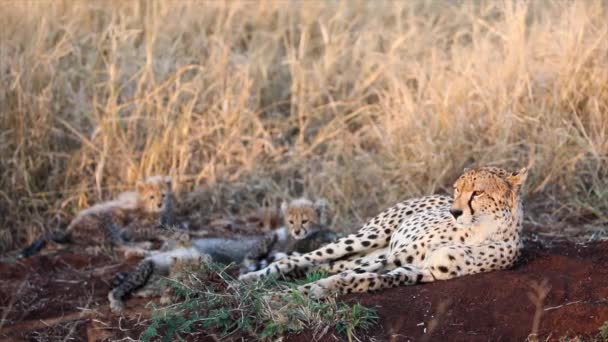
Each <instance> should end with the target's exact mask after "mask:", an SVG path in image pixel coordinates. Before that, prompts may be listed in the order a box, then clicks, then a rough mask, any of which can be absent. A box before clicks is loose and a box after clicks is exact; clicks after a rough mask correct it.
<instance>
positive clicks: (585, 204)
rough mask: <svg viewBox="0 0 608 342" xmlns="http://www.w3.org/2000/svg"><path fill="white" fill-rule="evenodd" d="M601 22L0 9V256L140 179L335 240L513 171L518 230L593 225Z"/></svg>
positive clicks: (564, 9) (450, 6)
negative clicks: (271, 212)
mask: <svg viewBox="0 0 608 342" xmlns="http://www.w3.org/2000/svg"><path fill="white" fill-rule="evenodd" d="M607 7H608V6H607V5H606V3H605V2H603V1H529V2H524V1H513V2H511V1H482V2H480V1H471V2H470V1H458V2H453V1H373V2H372V1H355V2H353V1H349V2H346V1H331V2H321V1H273V2H269V1H263V2H253V1H242V2H237V1H209V2H203V1H144V0H141V1H68V0H65V1H46V2H45V1H8V2H7V1H4V2H3V3H2V11H0V27H2V30H0V47H1V49H0V115H1V121H0V145H1V146H2V149H1V150H0V158H1V159H0V172H1V178H0V216H1V218H0V221H1V222H0V223H1V224H2V226H3V227H6V228H5V229H3V230H2V231H1V233H0V234H2V236H1V239H0V240H1V241H2V246H0V250H1V249H8V248H13V247H15V246H16V245H18V244H22V243H24V242H25V241H27V240H29V239H32V238H33V236H34V235H36V234H38V233H39V232H40V231H42V230H44V229H49V228H54V227H53V226H54V225H56V224H57V222H58V220H57V219H58V218H60V219H62V220H63V219H65V217H69V216H70V215H71V214H73V212H74V211H75V210H78V209H80V208H82V207H84V206H86V205H88V204H91V203H93V202H95V201H99V200H102V199H107V198H108V197H110V196H111V195H113V194H115V193H116V192H118V191H121V190H124V189H126V188H129V187H130V186H132V185H133V184H134V182H135V181H136V180H137V179H140V178H142V177H144V176H148V175H152V174H171V175H172V176H174V177H175V178H176V179H178V180H179V181H180V187H181V189H191V188H193V187H194V186H197V185H204V186H205V189H207V191H208V192H209V194H211V198H212V201H210V202H209V203H210V204H209V205H210V208H209V210H221V208H224V205H226V204H230V208H236V210H239V209H242V210H245V209H250V208H253V207H256V206H259V205H260V203H261V202H262V201H263V200H264V199H275V198H279V197H286V196H297V195H301V194H308V195H313V196H324V197H326V198H328V199H330V201H331V202H332V203H333V206H334V208H335V212H336V215H337V220H336V225H337V227H340V228H343V229H347V230H349V229H354V228H356V226H355V224H357V223H359V222H360V221H361V220H363V219H365V218H366V217H368V216H369V215H372V214H374V213H376V212H377V211H378V210H380V209H382V208H383V207H385V206H387V205H390V204H392V203H394V202H396V201H399V200H401V199H403V198H406V197H410V196H415V195H422V194H429V193H434V192H449V191H450V184H451V182H452V181H453V180H454V178H455V177H456V176H457V175H458V174H459V173H460V172H461V171H462V168H463V167H466V166H474V165H482V164H493V165H499V166H504V167H507V168H516V167H520V166H523V165H526V164H527V163H528V162H529V161H530V160H533V161H534V168H533V170H532V175H531V179H530V180H529V183H528V187H527V192H528V203H530V204H532V206H531V207H532V208H533V209H534V208H536V209H534V210H532V214H531V215H530V216H529V217H530V221H529V222H531V223H533V224H535V225H545V224H549V223H547V222H548V220H549V219H550V218H553V219H554V220H555V221H557V220H563V219H573V220H574V221H573V222H583V223H585V222H596V223H597V222H606V210H607V209H608V203H607V202H608V194H607V190H606V187H607V185H608V181H607V180H606V177H607V176H608V167H607V166H608V162H607V157H606V156H607V154H608V116H607V114H606V113H607V110H608V21H607V20H606V18H608V8H607ZM226 208H227V207H226ZM581 220H583V221H581ZM598 220H599V221H598Z"/></svg>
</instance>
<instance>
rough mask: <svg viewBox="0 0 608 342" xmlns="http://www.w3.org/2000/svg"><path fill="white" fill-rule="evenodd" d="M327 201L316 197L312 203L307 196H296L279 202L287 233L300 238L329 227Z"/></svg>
mask: <svg viewBox="0 0 608 342" xmlns="http://www.w3.org/2000/svg"><path fill="white" fill-rule="evenodd" d="M327 207H328V205H327V201H326V200H324V199H318V200H317V201H315V202H314V203H313V202H312V201H311V200H309V199H308V198H303V197H302V198H298V199H294V200H292V201H291V202H289V203H288V202H283V203H282V204H281V213H282V214H283V218H284V221H285V226H286V227H287V230H288V231H289V234H291V236H293V237H294V238H295V239H297V240H301V239H303V238H305V237H306V236H308V234H310V233H312V232H314V231H317V230H319V228H321V227H329V225H330V224H331V222H329V215H328V209H327Z"/></svg>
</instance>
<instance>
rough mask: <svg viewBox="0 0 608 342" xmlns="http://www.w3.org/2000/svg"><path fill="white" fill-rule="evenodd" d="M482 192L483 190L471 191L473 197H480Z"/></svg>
mask: <svg viewBox="0 0 608 342" xmlns="http://www.w3.org/2000/svg"><path fill="white" fill-rule="evenodd" d="M483 194H484V192H483V191H473V197H481V196H483Z"/></svg>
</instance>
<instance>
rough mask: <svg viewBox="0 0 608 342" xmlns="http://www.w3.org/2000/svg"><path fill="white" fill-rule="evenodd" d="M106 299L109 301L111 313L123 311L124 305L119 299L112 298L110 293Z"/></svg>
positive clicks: (112, 295)
mask: <svg viewBox="0 0 608 342" xmlns="http://www.w3.org/2000/svg"><path fill="white" fill-rule="evenodd" d="M108 299H109V300H110V310H112V312H114V313H120V312H122V311H123V310H124V309H125V303H124V302H123V301H122V300H120V299H116V298H114V294H113V293H112V292H110V293H109V294H108Z"/></svg>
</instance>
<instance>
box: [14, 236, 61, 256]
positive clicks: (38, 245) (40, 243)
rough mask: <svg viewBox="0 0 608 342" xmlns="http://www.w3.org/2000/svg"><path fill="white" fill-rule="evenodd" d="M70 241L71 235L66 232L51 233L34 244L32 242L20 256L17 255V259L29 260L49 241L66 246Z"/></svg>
mask: <svg viewBox="0 0 608 342" xmlns="http://www.w3.org/2000/svg"><path fill="white" fill-rule="evenodd" d="M69 240H70V237H69V234H67V233H66V232H50V233H47V234H44V235H43V236H42V237H40V238H38V239H36V240H34V242H32V243H31V244H30V245H29V246H27V247H25V248H24V249H22V250H21V252H19V254H18V255H17V257H18V258H20V259H21V258H28V257H31V256H32V255H35V254H38V252H40V251H41V250H42V249H43V248H44V246H46V244H47V242H49V241H54V242H57V243H61V244H64V243H68V242H69Z"/></svg>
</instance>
